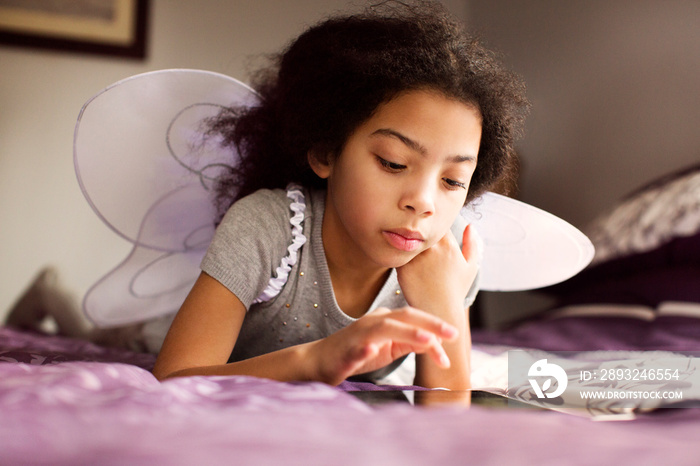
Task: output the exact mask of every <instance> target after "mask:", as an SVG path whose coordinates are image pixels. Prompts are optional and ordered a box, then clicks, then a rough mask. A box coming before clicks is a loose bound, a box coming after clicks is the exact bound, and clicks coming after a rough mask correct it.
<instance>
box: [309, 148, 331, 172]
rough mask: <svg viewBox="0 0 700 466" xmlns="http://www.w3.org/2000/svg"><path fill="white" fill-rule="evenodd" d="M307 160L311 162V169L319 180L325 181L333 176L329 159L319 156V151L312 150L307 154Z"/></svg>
mask: <svg viewBox="0 0 700 466" xmlns="http://www.w3.org/2000/svg"><path fill="white" fill-rule="evenodd" d="M306 159H307V160H308V161H309V166H311V169H312V170H313V171H314V173H316V175H318V177H319V178H322V179H324V180H325V179H326V178H328V177H329V176H331V169H332V164H331V163H330V162H329V159H330V158H329V157H327V156H323V155H321V154H318V152H317V151H315V150H313V149H312V150H310V151H309V152H307V153H306Z"/></svg>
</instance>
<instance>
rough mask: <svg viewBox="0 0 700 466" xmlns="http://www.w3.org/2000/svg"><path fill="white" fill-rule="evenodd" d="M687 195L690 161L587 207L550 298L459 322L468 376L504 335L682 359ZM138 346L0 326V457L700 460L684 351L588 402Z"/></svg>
mask: <svg viewBox="0 0 700 466" xmlns="http://www.w3.org/2000/svg"><path fill="white" fill-rule="evenodd" d="M699 204H700V165H699V166H695V167H691V168H690V169H688V170H684V171H682V172H680V173H675V174H673V175H672V176H669V177H664V178H663V179H660V180H657V181H655V182H653V183H651V184H649V185H647V186H645V187H644V188H642V189H640V190H638V191H636V192H635V193H632V194H631V195H630V196H628V197H626V198H625V199H623V200H622V201H621V202H620V203H619V204H618V205H617V206H616V208H615V209H613V210H612V211H610V212H608V213H605V214H604V215H602V216H601V217H600V218H599V219H598V220H597V221H596V222H594V224H593V225H592V226H591V228H590V229H589V230H588V231H587V233H588V234H589V236H590V237H591V239H592V240H593V242H594V244H595V245H596V247H597V250H598V253H597V255H596V259H595V260H594V263H593V264H592V265H591V266H590V267H589V268H588V269H587V270H585V271H584V272H582V273H581V274H579V275H578V276H576V277H574V278H572V279H571V280H569V281H567V282H564V283H562V284H560V285H555V286H553V287H550V288H548V289H545V290H540V291H538V292H539V293H545V294H547V295H549V296H550V297H553V298H555V299H556V302H557V305H556V306H553V307H551V308H548V309H542V311H541V312H540V313H538V314H537V315H535V316H532V317H530V318H529V319H528V320H527V321H526V322H522V323H519V324H518V325H517V326H515V327H514V328H509V329H502V330H486V329H474V330H473V340H474V355H473V358H472V365H473V368H472V370H473V382H474V385H475V388H484V389H487V390H489V389H491V391H492V392H497V390H495V389H497V388H499V387H500V386H502V384H503V380H504V379H503V377H504V376H506V374H505V373H504V370H506V369H504V367H505V366H504V361H505V359H504V358H505V355H506V354H507V353H509V352H510V351H513V350H515V349H519V350H524V351H525V352H526V353H528V354H530V355H532V356H534V357H535V358H540V357H543V356H544V357H551V358H554V357H558V358H564V359H567V360H571V361H575V362H576V363H579V364H584V363H585V364H589V365H590V364H591V363H593V362H596V363H597V362H598V361H599V358H600V357H601V355H606V354H607V355H613V356H614V358H615V359H616V360H628V361H629V360H633V359H635V358H636V359H637V360H639V361H641V363H642V364H643V363H644V358H645V357H647V356H648V355H652V354H663V355H665V357H669V358H671V359H674V360H679V359H683V358H685V359H683V360H684V361H691V362H693V361H695V360H696V359H698V358H696V357H695V356H696V355H700V325H699V324H700V321H699V320H698V319H699V318H700V286H698V284H700V280H699V279H700V276H699V274H700V205H699ZM154 360H155V357H154V356H153V355H150V354H145V353H138V352H133V351H127V350H123V349H116V348H107V347H102V346H98V345H95V344H93V343H89V342H86V341H82V340H77V339H71V338H66V337H61V336H56V335H44V334H39V333H33V332H29V331H24V330H19V329H15V328H9V327H2V328H0V464H305V465H306V464H333V465H343V464H381V465H387V464H397V465H412V464H600V463H604V464H632V463H634V464H658V463H660V462H664V463H666V464H697V463H698V461H700V443H698V442H697V436H698V432H700V409H697V408H696V406H700V393H699V392H698V388H697V387H700V384H697V386H695V385H693V383H694V380H693V379H692V377H694V376H695V374H700V370H698V371H697V372H696V371H695V369H696V367H695V366H694V365H689V366H687V368H688V371H687V372H688V373H689V374H690V377H691V378H689V379H686V380H689V381H690V382H688V383H686V384H685V385H684V386H683V389H684V395H685V396H684V398H683V400H682V403H678V402H676V403H659V404H656V405H654V406H652V407H650V408H648V409H633V410H631V412H630V411H627V412H626V414H627V416H622V417H619V416H617V417H616V416H612V417H608V416H606V417H601V416H591V415H590V412H586V413H584V414H583V415H576V414H571V413H567V412H562V410H555V409H540V408H539V407H535V406H533V405H529V406H528V407H523V406H522V405H519V404H508V403H497V402H494V399H491V398H486V401H485V402H482V401H480V400H481V398H480V397H478V396H475V398H474V399H473V400H472V403H471V406H466V404H465V403H464V399H463V398H461V399H459V400H457V398H458V397H457V396H448V395H446V392H444V391H439V390H430V391H427V390H422V389H420V388H418V387H392V386H383V387H382V386H374V385H370V384H367V383H361V382H351V381H346V382H344V383H343V384H341V385H340V386H339V387H330V386H327V385H324V384H320V383H281V382H274V381H269V380H264V379H256V378H252V377H192V378H183V379H177V380H170V381H167V382H164V383H159V382H158V381H157V380H156V379H155V378H154V377H153V376H152V375H151V374H150V372H149V369H150V368H151V367H152V365H153V363H154ZM506 365H507V364H506ZM587 367H588V366H587ZM428 395H433V396H428ZM454 395H459V394H454ZM498 399H500V398H496V400H498ZM676 401H678V400H676ZM630 414H631V415H630Z"/></svg>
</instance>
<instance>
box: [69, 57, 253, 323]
mask: <svg viewBox="0 0 700 466" xmlns="http://www.w3.org/2000/svg"><path fill="white" fill-rule="evenodd" d="M255 102H256V96H255V93H254V91H253V90H252V89H251V88H249V87H248V86H246V85H244V84H243V83H241V82H239V81H236V80H235V79H233V78H230V77H228V76H224V75H221V74H217V73H212V72H206V71H199V70H164V71H156V72H151V73H146V74H141V75H137V76H133V77H130V78H127V79H125V80H122V81H119V82H117V83H115V84H113V85H112V86H110V87H108V88H106V89H105V90H103V91H102V92H100V93H99V94H97V95H96V96H95V97H93V98H92V99H90V100H89V101H88V102H87V103H86V104H85V105H84V106H83V109H82V110H81V112H80V115H79V117H78V122H77V125H76V128H75V137H74V163H75V168H76V173H77V176H78V182H79V183H80V187H81V189H82V191H83V194H84V195H85V197H86V199H87V200H88V202H89V203H90V205H91V207H92V208H93V210H94V211H95V212H96V213H97V215H98V216H99V217H100V218H102V220H103V221H104V222H105V223H106V224H107V225H108V226H109V227H110V228H111V229H112V230H114V231H115V232H116V233H117V234H119V235H121V236H122V237H124V238H125V239H127V240H128V241H130V242H132V243H133V244H134V249H133V251H132V252H131V254H130V255H129V257H127V259H126V260H125V261H124V262H122V263H121V264H119V265H118V266H117V267H116V268H115V269H114V270H112V271H111V272H110V273H109V274H108V275H106V276H105V277H104V278H102V279H101V280H100V281H99V282H98V283H96V284H95V285H94V286H93V287H92V288H91V289H90V290H89V291H88V293H87V295H86V297H85V300H84V303H83V305H84V309H85V312H86V314H87V315H88V317H89V318H90V319H91V320H92V321H93V322H94V323H95V324H97V325H98V326H101V327H108V326H114V325H124V324H128V323H132V322H138V321H143V320H146V319H149V318H152V317H158V316H160V315H163V314H166V313H170V312H174V311H176V310H177V309H178V308H179V306H180V305H181V304H182V301H183V300H184V298H185V296H186V294H187V292H188V291H189V289H190V288H191V286H192V284H193V283H194V280H195V279H196V277H197V276H198V274H199V262H200V260H201V258H202V256H203V255H204V252H205V250H206V247H207V245H208V244H209V242H210V241H211V238H212V237H213V233H214V221H215V217H216V211H215V208H214V202H213V187H214V180H215V179H216V178H217V176H218V175H219V174H220V173H221V171H222V170H223V169H225V168H226V167H227V166H228V165H231V164H233V163H236V160H235V154H233V153H232V152H231V151H230V150H228V149H227V150H225V149H223V148H222V147H221V144H220V140H219V139H217V138H214V137H211V136H208V135H207V134H206V132H207V129H206V127H205V121H206V120H207V119H208V118H210V117H213V116H216V115H217V114H218V113H219V111H220V110H221V108H222V107H223V106H247V105H253V104H254V103H255Z"/></svg>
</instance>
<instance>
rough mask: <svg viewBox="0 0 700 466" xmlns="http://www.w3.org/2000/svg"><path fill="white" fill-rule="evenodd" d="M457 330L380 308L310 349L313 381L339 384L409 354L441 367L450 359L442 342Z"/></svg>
mask: <svg viewBox="0 0 700 466" xmlns="http://www.w3.org/2000/svg"><path fill="white" fill-rule="evenodd" d="M457 334H458V330H457V329H456V328H455V327H454V326H452V325H450V324H448V323H446V322H444V321H443V320H442V319H438V318H436V317H434V316H432V315H430V314H428V313H426V312H423V311H419V310H417V309H413V308H411V307H405V308H402V309H397V310H393V311H392V310H389V309H386V308H379V309H377V310H375V311H374V312H372V313H370V314H367V315H365V316H364V317H362V318H360V319H358V320H357V321H356V322H354V323H352V324H351V325H349V326H347V327H345V328H343V329H341V330H339V331H338V332H336V333H334V334H332V335H330V336H328V337H326V338H324V339H322V340H318V341H315V342H312V343H309V344H308V346H307V351H308V354H307V358H308V359H307V362H308V363H309V364H310V368H311V369H310V370H311V371H312V373H311V374H309V378H310V379H311V380H321V381H323V382H326V383H328V384H331V385H337V384H339V383H341V382H342V381H343V380H345V379H347V378H348V377H351V376H353V375H357V374H363V373H365V372H370V371H373V370H375V369H379V368H381V367H384V366H386V365H388V364H390V363H391V362H393V361H394V360H396V359H398V358H400V357H402V356H405V355H407V354H409V353H413V352H415V353H417V354H425V355H426V356H427V357H430V358H431V359H432V360H433V361H434V362H435V364H437V365H438V366H439V367H441V368H445V369H446V368H449V367H450V360H449V358H448V357H447V354H446V353H445V350H444V349H443V347H442V341H443V340H448V341H450V340H454V339H455V338H457Z"/></svg>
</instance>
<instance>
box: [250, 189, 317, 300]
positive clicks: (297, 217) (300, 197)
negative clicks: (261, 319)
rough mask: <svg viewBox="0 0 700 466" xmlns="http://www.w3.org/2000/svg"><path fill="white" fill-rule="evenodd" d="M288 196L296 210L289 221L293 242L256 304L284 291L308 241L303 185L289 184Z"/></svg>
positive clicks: (293, 210) (292, 209)
mask: <svg viewBox="0 0 700 466" xmlns="http://www.w3.org/2000/svg"><path fill="white" fill-rule="evenodd" d="M287 197H288V198H289V199H291V200H292V204H291V205H290V206H289V208H290V210H291V211H292V212H294V215H293V216H292V218H290V219H289V223H291V224H292V244H290V245H289V247H288V248H287V252H288V254H287V256H286V257H284V258H282V263H281V264H280V266H279V267H277V270H275V275H276V276H275V277H272V278H270V282H269V283H268V284H267V288H265V290H264V291H263V292H262V293H261V294H260V296H258V297H257V298H255V301H253V303H254V304H257V303H264V302H267V301H269V300H271V299H272V298H274V297H275V296H277V295H278V294H280V291H282V288H283V287H284V285H285V283H287V279H288V278H289V272H291V270H292V267H293V266H294V265H295V264H296V263H297V259H298V257H299V255H298V252H299V249H301V247H302V246H303V245H304V244H305V243H306V236H304V234H303V233H302V231H303V230H302V226H301V224H302V223H303V222H304V211H305V210H306V202H305V200H304V193H303V192H302V191H301V186H298V185H296V184H290V185H289V186H287Z"/></svg>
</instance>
